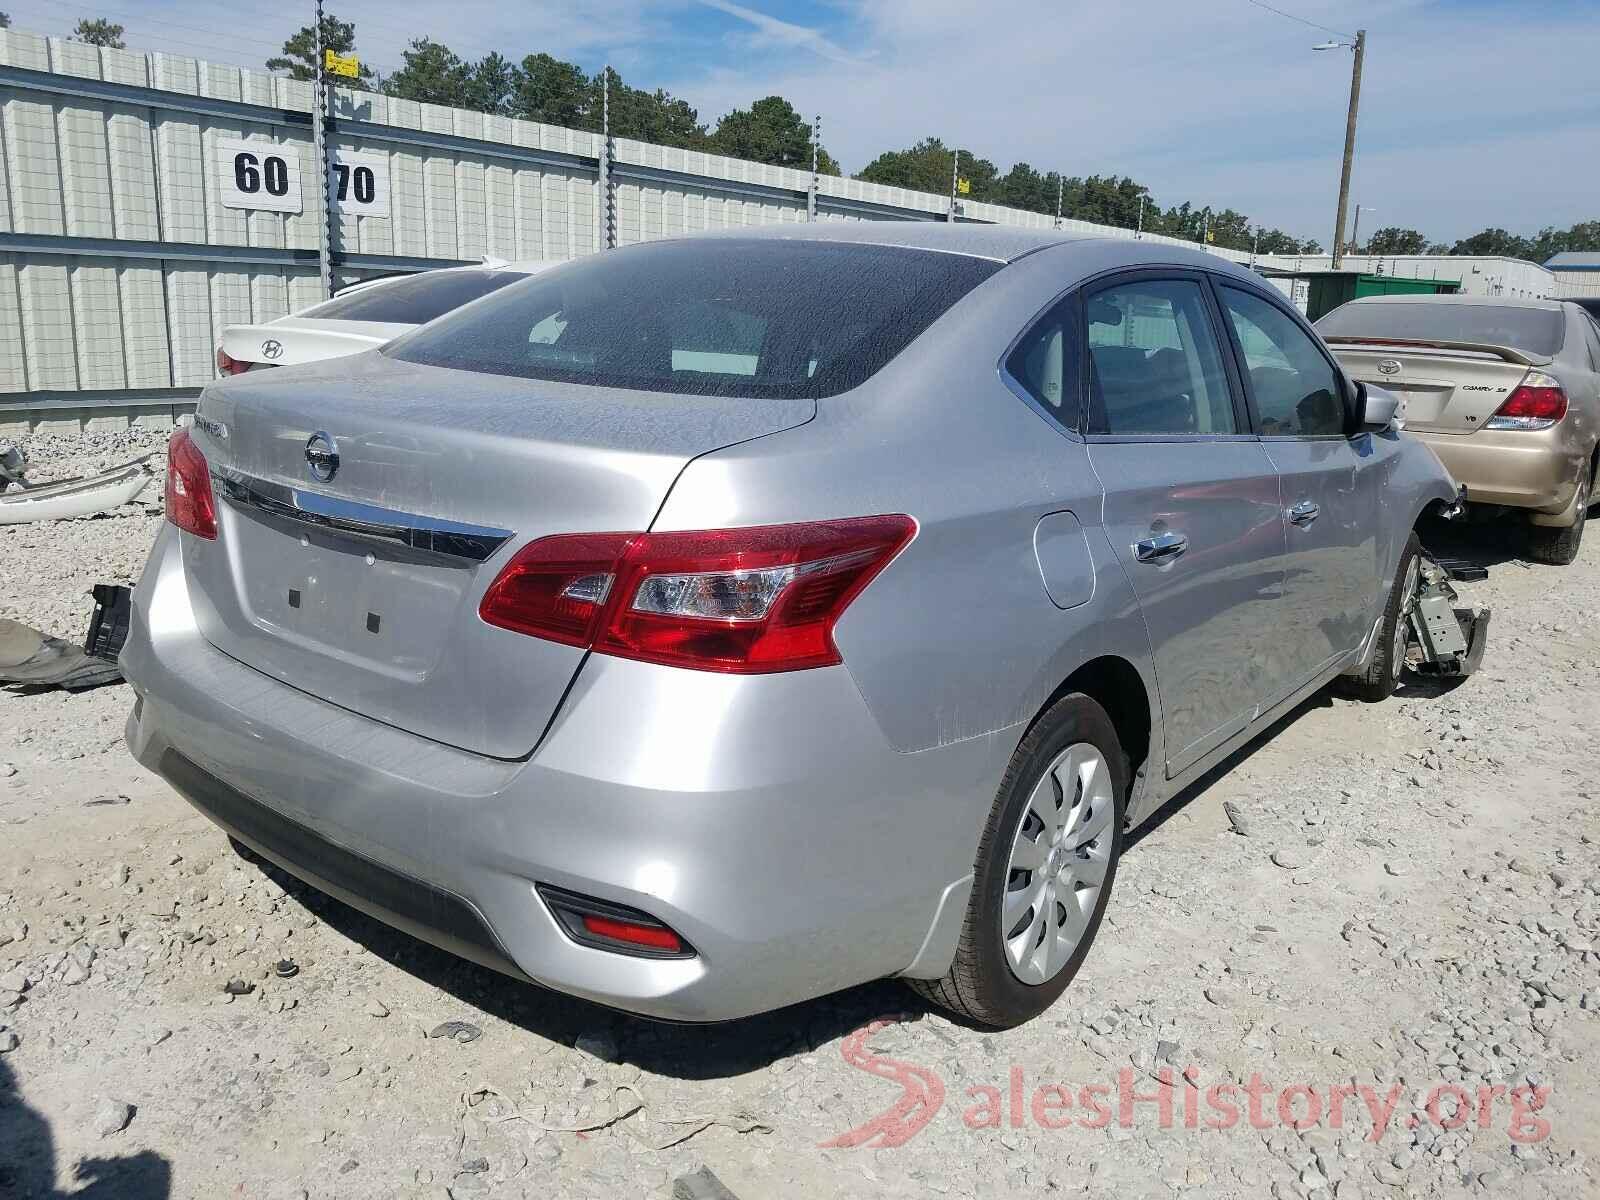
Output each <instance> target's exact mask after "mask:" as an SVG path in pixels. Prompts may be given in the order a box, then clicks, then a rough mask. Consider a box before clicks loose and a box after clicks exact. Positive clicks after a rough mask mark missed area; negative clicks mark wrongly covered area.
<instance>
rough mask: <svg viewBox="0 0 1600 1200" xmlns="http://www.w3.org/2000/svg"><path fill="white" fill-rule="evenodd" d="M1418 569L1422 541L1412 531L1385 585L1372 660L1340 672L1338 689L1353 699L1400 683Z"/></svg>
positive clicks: (1376, 696)
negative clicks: (1361, 667)
mask: <svg viewBox="0 0 1600 1200" xmlns="http://www.w3.org/2000/svg"><path fill="white" fill-rule="evenodd" d="M1421 572H1422V543H1421V542H1419V541H1418V540H1417V535H1416V534H1415V533H1413V534H1411V535H1410V536H1408V537H1407V538H1406V547H1405V549H1404V550H1402V551H1401V552H1400V562H1399V563H1398V564H1397V565H1396V566H1395V572H1394V586H1393V587H1391V588H1390V589H1389V599H1388V601H1387V603H1385V604H1384V606H1383V620H1382V621H1381V622H1380V623H1379V625H1378V644H1377V646H1376V647H1375V648H1374V650H1373V652H1372V661H1371V663H1369V664H1368V665H1367V669H1366V670H1365V671H1364V672H1363V673H1361V674H1360V675H1341V676H1340V677H1339V681H1338V689H1339V691H1340V692H1341V693H1342V694H1344V695H1346V696H1349V697H1350V698H1351V699H1353V700H1365V701H1366V702H1367V703H1369V704H1376V703H1377V702H1378V701H1380V700H1387V699H1388V698H1389V697H1390V696H1392V695H1394V692H1395V689H1396V688H1397V687H1399V686H1400V676H1401V674H1402V673H1403V672H1404V671H1405V666H1406V654H1405V651H1406V641H1407V638H1408V636H1409V630H1408V628H1407V626H1406V624H1405V620H1406V608H1407V605H1408V604H1409V603H1410V601H1411V597H1412V596H1413V595H1414V594H1415V593H1416V590H1417V580H1418V578H1419V576H1420V574H1421Z"/></svg>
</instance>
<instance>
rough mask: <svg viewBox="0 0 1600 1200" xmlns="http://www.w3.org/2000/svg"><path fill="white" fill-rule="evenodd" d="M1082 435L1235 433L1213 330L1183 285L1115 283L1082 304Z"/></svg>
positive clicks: (1200, 296)
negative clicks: (1085, 349) (1085, 395)
mask: <svg viewBox="0 0 1600 1200" xmlns="http://www.w3.org/2000/svg"><path fill="white" fill-rule="evenodd" d="M1085 310H1086V311H1085V316H1086V317H1087V319H1088V328H1089V338H1088V343H1089V355H1088V371H1089V413H1088V422H1087V432H1089V433H1101V434H1122V435H1130V434H1131V435H1138V434H1222V433H1237V432H1238V429H1237V425H1236V423H1235V420H1234V413H1233V399H1232V397H1231V395H1230V393H1229V390H1228V380H1227V376H1226V375H1225V374H1224V373H1223V369H1222V355H1221V351H1220V349H1219V347H1218V342H1217V336H1216V331H1215V330H1214V329H1213V328H1212V324H1211V317H1210V315H1209V313H1208V311H1207V308H1206V303H1205V296H1204V293H1203V292H1202V291H1201V289H1200V285H1199V284H1198V283H1196V282H1195V281H1193V280H1189V279H1153V280H1138V281H1132V282H1128V283H1123V284H1114V285H1112V286H1111V287H1109V288H1107V289H1105V290H1104V291H1100V292H1095V293H1093V294H1092V295H1090V296H1089V297H1088V299H1087V300H1086V302H1085Z"/></svg>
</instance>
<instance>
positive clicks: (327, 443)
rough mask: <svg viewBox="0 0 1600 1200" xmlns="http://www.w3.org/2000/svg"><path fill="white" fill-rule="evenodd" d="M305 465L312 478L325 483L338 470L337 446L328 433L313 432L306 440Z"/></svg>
mask: <svg viewBox="0 0 1600 1200" xmlns="http://www.w3.org/2000/svg"><path fill="white" fill-rule="evenodd" d="M306 466H307V467H309V468H310V470H311V477H312V478H313V479H320V480H322V482H323V483H327V482H328V480H330V479H332V478H333V477H334V476H335V475H336V474H338V472H339V447H338V445H337V444H336V443H335V442H334V440H333V437H332V436H331V435H329V434H326V433H322V432H320V431H319V432H317V433H313V434H312V435H311V437H310V439H309V440H308V441H307V442H306Z"/></svg>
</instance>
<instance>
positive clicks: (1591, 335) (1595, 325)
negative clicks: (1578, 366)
mask: <svg viewBox="0 0 1600 1200" xmlns="http://www.w3.org/2000/svg"><path fill="white" fill-rule="evenodd" d="M1582 324H1583V332H1584V335H1585V337H1586V338H1587V339H1588V342H1589V368H1590V370H1593V371H1600V322H1596V321H1595V320H1594V318H1592V317H1590V316H1588V314H1585V315H1584V319H1583V322H1582Z"/></svg>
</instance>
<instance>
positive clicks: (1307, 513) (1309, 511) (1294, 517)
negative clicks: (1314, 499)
mask: <svg viewBox="0 0 1600 1200" xmlns="http://www.w3.org/2000/svg"><path fill="white" fill-rule="evenodd" d="M1321 515H1322V509H1321V507H1320V506H1318V505H1316V504H1313V503H1311V501H1309V500H1302V501H1300V503H1299V504H1296V505H1295V506H1294V507H1293V508H1291V509H1290V510H1289V523H1290V524H1291V525H1309V524H1311V522H1313V521H1315V520H1316V519H1317V518H1318V517H1320V516H1321Z"/></svg>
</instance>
